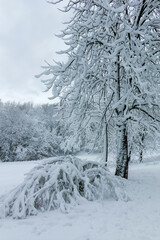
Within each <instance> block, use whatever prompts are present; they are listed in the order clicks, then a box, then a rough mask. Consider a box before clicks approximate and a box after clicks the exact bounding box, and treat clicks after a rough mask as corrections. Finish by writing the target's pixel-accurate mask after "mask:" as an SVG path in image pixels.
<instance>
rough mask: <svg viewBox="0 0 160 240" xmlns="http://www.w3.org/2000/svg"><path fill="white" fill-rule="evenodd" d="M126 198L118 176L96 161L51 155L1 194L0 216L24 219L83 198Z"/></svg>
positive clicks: (67, 207)
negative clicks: (16, 184) (5, 192)
mask: <svg viewBox="0 0 160 240" xmlns="http://www.w3.org/2000/svg"><path fill="white" fill-rule="evenodd" d="M100 198H102V199H107V198H113V199H115V200H118V199H119V198H120V199H123V200H126V199H127V197H126V195H125V193H124V191H123V190H122V188H121V184H120V182H119V179H117V177H115V176H112V174H111V173H110V172H109V171H108V170H107V169H106V167H103V166H102V165H100V164H99V163H97V162H86V161H83V160H80V159H78V158H75V157H72V156H66V157H59V158H53V159H51V160H48V161H45V162H43V163H42V164H41V165H39V166H36V167H35V168H33V169H32V170H31V171H30V172H29V173H28V174H27V177H26V179H25V180H24V182H23V183H22V184H21V185H19V186H18V187H17V188H15V189H14V190H13V191H12V192H10V193H9V194H8V195H6V196H4V197H3V199H1V201H3V203H2V205H1V207H0V217H6V216H12V217H13V218H25V217H26V216H27V215H36V214H37V213H38V212H39V211H49V210H52V209H57V208H60V209H61V210H62V211H64V212H65V211H67V210H68V209H69V208H70V207H72V206H74V205H76V204H79V203H80V201H81V200H82V199H87V200H90V201H93V200H96V199H100Z"/></svg>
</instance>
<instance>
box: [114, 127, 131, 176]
mask: <svg viewBox="0 0 160 240" xmlns="http://www.w3.org/2000/svg"><path fill="white" fill-rule="evenodd" d="M118 138H119V139H118V141H119V146H118V154H117V166H116V172H115V175H117V176H121V177H123V178H126V179H127V178H128V164H129V160H130V156H129V154H128V139H127V130H126V124H123V125H122V126H120V127H119V136H118Z"/></svg>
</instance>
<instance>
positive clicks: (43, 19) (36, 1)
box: [0, 0, 67, 103]
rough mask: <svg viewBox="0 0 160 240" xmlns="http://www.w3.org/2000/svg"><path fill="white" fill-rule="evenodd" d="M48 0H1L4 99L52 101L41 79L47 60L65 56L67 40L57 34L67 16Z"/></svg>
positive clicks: (0, 65) (0, 70)
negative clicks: (59, 53) (38, 75)
mask: <svg viewBox="0 0 160 240" xmlns="http://www.w3.org/2000/svg"><path fill="white" fill-rule="evenodd" d="M58 7H59V6H58V5H52V4H48V3H47V2H46V0H0V99H1V100H2V101H7V100H10V101H16V102H26V101H33V102H35V103H46V102H51V101H50V100H48V97H49V96H51V94H50V93H43V92H42V91H43V90H44V89H45V87H44V85H43V84H42V83H41V81H40V79H36V78H35V77H34V76H35V75H36V74H39V73H41V71H42V69H41V68H40V67H41V66H42V65H45V63H44V60H47V61H48V62H49V63H51V62H52V59H56V60H62V56H59V55H58V56H57V55H56V54H55V52H56V51H58V50H61V49H64V43H63V41H62V40H60V39H59V38H57V37H55V34H58V33H60V30H62V29H63V28H64V26H63V24H62V22H65V18H66V17H67V16H66V14H65V13H62V12H60V11H58V10H57V8H58Z"/></svg>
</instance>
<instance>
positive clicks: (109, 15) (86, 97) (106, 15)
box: [40, 0, 160, 178]
mask: <svg viewBox="0 0 160 240" xmlns="http://www.w3.org/2000/svg"><path fill="white" fill-rule="evenodd" d="M62 1H63V0H60V1H58V2H62ZM64 11H65V12H68V11H71V13H72V18H71V20H70V21H69V22H68V24H67V27H66V29H65V30H63V31H62V34H61V35H59V37H61V38H63V39H64V41H65V43H66V45H67V46H68V49H67V50H66V51H62V52H60V53H61V54H66V55H67V56H68V60H67V62H66V63H59V62H58V63H56V64H55V65H54V66H52V65H50V64H48V66H45V67H44V72H43V73H42V74H41V75H40V76H45V75H46V76H47V77H46V78H45V79H44V83H45V84H46V86H47V90H49V89H52V95H53V97H52V99H54V98H57V97H59V98H60V106H61V110H63V111H64V112H65V113H66V115H67V116H68V117H70V119H72V120H71V121H72V123H74V126H75V127H76V130H75V131H76V132H77V133H78V132H79V130H81V129H84V128H85V127H86V126H87V124H89V123H90V122H92V119H94V118H95V116H98V118H99V126H98V130H99V133H102V132H106V131H104V130H103V129H104V128H106V126H108V124H109V123H110V120H111V119H112V118H114V119H116V129H117V132H118V134H117V141H116V142H117V145H118V153H117V167H116V175H118V176H121V177H124V178H128V163H129V159H130V149H129V141H128V139H129V133H130V132H131V129H130V127H131V126H132V124H130V122H132V121H139V118H141V116H143V115H145V117H146V118H147V119H148V122H149V121H150V120H152V121H155V122H158V121H159V118H158V113H159V97H158V94H159V63H160V59H159V57H160V55H159V49H160V42H159V37H160V29H159V26H160V4H159V1H157V0H137V1H132V0H88V1H85V0H68V1H67V4H66V6H65V8H64ZM141 113H142V115H141ZM75 122H76V124H75Z"/></svg>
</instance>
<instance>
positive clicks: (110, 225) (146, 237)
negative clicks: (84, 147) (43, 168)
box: [0, 161, 160, 240]
mask: <svg viewBox="0 0 160 240" xmlns="http://www.w3.org/2000/svg"><path fill="white" fill-rule="evenodd" d="M36 164H37V163H36V162H25V163H8V164H7V163H5V164H4V163H0V195H2V194H4V193H6V192H7V191H9V190H10V189H11V188H12V187H13V186H14V187H15V186H16V185H17V183H20V182H21V181H22V178H23V175H24V173H26V172H28V171H29V170H30V169H31V168H32V167H33V166H35V165H36ZM129 173H130V174H129V180H128V181H126V180H124V184H125V189H126V191H127V193H128V194H129V196H130V198H131V200H130V201H128V202H123V201H112V200H110V201H97V202H87V201H84V202H82V204H81V205H79V206H77V207H76V208H74V209H72V210H71V211H70V212H69V213H68V214H63V213H61V212H60V211H59V210H56V211H51V212H46V213H43V214H39V215H38V216H34V217H28V218H26V219H24V220H13V219H11V218H7V219H3V220H0V239H1V240H10V239H12V240H28V239H29V240H124V239H125V240H159V239H160V162H159V161H156V162H151V161H150V162H148V163H146V164H145V163H144V164H134V165H131V166H130V172H129ZM8 176H9V177H8ZM4 185H5V187H4Z"/></svg>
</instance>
